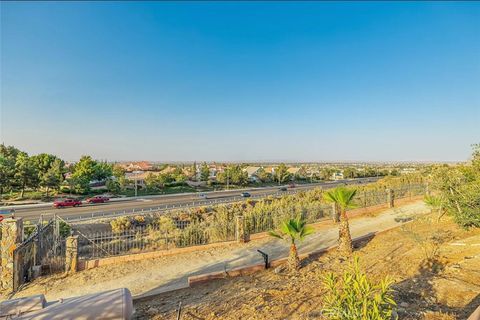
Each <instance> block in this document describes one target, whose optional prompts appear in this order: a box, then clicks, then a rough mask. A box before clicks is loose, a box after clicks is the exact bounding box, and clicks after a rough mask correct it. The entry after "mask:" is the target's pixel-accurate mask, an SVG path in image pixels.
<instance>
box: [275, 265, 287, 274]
mask: <svg viewBox="0 0 480 320" xmlns="http://www.w3.org/2000/svg"><path fill="white" fill-rule="evenodd" d="M285 270H287V267H285V266H278V267H276V268H275V269H274V270H273V272H275V273H276V274H279V273H283V272H285Z"/></svg>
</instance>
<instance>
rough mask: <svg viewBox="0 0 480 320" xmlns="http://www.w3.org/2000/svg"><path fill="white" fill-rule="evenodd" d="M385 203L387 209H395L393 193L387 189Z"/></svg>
mask: <svg viewBox="0 0 480 320" xmlns="http://www.w3.org/2000/svg"><path fill="white" fill-rule="evenodd" d="M387 203H388V207H389V208H393V207H395V193H394V191H393V189H387Z"/></svg>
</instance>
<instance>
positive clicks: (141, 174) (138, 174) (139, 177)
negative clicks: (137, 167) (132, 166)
mask: <svg viewBox="0 0 480 320" xmlns="http://www.w3.org/2000/svg"><path fill="white" fill-rule="evenodd" d="M149 174H153V175H159V174H160V172H151V171H150V172H145V171H135V172H126V173H125V178H126V179H128V180H130V181H132V182H133V183H132V185H135V180H136V181H137V186H139V187H140V188H145V187H146V184H145V179H146V178H147V177H148V175H149Z"/></svg>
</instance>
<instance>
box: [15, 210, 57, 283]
mask: <svg viewBox="0 0 480 320" xmlns="http://www.w3.org/2000/svg"><path fill="white" fill-rule="evenodd" d="M58 223H59V221H58V220H55V219H52V220H50V221H48V222H47V223H46V225H43V224H39V225H38V226H37V227H36V228H35V230H34V231H33V233H32V234H31V235H30V236H29V237H28V238H27V239H26V240H25V241H23V242H22V243H21V244H20V245H19V246H18V247H16V248H15V250H14V252H13V255H14V270H15V272H14V282H13V283H14V290H17V289H18V287H19V286H20V285H22V284H24V283H26V282H29V281H31V280H32V279H33V277H34V273H35V272H38V275H46V274H52V273H56V272H61V271H64V268H65V238H63V237H61V235H60V232H59V225H58ZM35 267H37V268H38V271H35Z"/></svg>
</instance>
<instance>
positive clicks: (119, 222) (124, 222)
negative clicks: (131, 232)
mask: <svg viewBox="0 0 480 320" xmlns="http://www.w3.org/2000/svg"><path fill="white" fill-rule="evenodd" d="M110 226H111V227H112V231H113V232H115V233H120V232H124V231H127V230H128V229H130V227H131V226H132V223H131V222H130V218H128V217H119V218H116V219H115V220H112V221H110Z"/></svg>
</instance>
